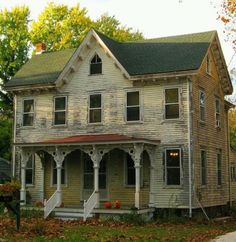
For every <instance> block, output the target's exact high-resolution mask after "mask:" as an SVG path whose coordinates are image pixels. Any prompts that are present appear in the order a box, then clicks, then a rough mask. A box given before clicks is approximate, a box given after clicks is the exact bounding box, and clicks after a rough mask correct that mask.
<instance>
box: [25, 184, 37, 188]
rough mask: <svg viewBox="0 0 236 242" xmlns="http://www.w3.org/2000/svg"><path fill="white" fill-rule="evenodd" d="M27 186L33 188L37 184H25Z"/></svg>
mask: <svg viewBox="0 0 236 242" xmlns="http://www.w3.org/2000/svg"><path fill="white" fill-rule="evenodd" d="M25 186H26V188H33V187H34V186H35V185H34V184H25Z"/></svg>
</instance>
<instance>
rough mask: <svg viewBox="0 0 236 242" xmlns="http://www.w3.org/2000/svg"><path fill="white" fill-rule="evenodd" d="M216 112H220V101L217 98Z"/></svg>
mask: <svg viewBox="0 0 236 242" xmlns="http://www.w3.org/2000/svg"><path fill="white" fill-rule="evenodd" d="M216 112H217V113H220V101H219V99H216Z"/></svg>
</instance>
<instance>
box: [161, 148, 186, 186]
mask: <svg viewBox="0 0 236 242" xmlns="http://www.w3.org/2000/svg"><path fill="white" fill-rule="evenodd" d="M168 150H178V151H179V166H178V167H173V166H171V168H176V169H177V168H178V169H179V184H168V183H167V182H168V181H167V180H168V179H167V176H168V173H167V170H168V167H167V151H168ZM164 166H165V167H164V175H165V177H164V178H165V179H164V182H165V186H167V187H178V188H179V187H181V186H182V149H181V148H180V147H168V148H165V149H164Z"/></svg>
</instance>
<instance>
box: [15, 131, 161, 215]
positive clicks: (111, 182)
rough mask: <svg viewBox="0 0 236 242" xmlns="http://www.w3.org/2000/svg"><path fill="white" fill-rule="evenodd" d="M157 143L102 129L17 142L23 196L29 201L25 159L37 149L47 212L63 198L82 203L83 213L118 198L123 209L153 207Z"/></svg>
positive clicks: (68, 203) (77, 204) (68, 204)
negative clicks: (22, 142) (19, 154)
mask: <svg viewBox="0 0 236 242" xmlns="http://www.w3.org/2000/svg"><path fill="white" fill-rule="evenodd" d="M159 143H160V142H159V141H157V140H147V139H142V138H141V139H140V138H136V137H135V138H134V137H129V136H125V135H118V134H105V135H104V134H103V135H78V136H72V137H66V138H59V139H51V140H46V141H42V142H37V143H30V144H17V146H18V147H20V148H21V184H22V187H21V200H24V201H26V184H25V179H26V176H25V170H26V165H27V162H28V160H29V159H30V157H32V155H34V154H35V153H37V154H38V155H39V157H40V159H41V163H42V169H43V172H42V175H43V179H42V182H43V184H42V186H41V187H42V189H41V199H42V200H43V201H45V202H44V205H45V207H44V214H45V217H47V216H48V215H49V214H50V213H51V211H53V210H54V209H55V207H60V206H61V205H62V204H63V206H65V207H68V208H78V209H79V208H83V211H84V215H85V217H86V216H88V215H89V214H90V213H91V212H92V211H95V210H94V209H98V208H100V209H105V207H104V202H106V201H109V202H111V203H112V205H113V206H114V202H115V201H119V202H120V204H121V208H122V209H127V208H131V207H135V208H137V209H144V208H147V207H150V206H151V205H152V202H153V197H152V194H153V184H152V182H151V181H152V180H153V179H152V177H153V172H154V166H155V156H156V148H157V146H158V144H159ZM36 179H37V178H36ZM39 192H40V191H39Z"/></svg>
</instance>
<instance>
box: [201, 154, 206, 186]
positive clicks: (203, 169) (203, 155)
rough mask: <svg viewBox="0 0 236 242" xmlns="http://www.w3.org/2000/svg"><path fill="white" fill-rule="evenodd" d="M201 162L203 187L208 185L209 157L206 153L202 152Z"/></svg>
mask: <svg viewBox="0 0 236 242" xmlns="http://www.w3.org/2000/svg"><path fill="white" fill-rule="evenodd" d="M200 162H201V184H202V186H204V185H206V184H207V157H206V151H205V150H200Z"/></svg>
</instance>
